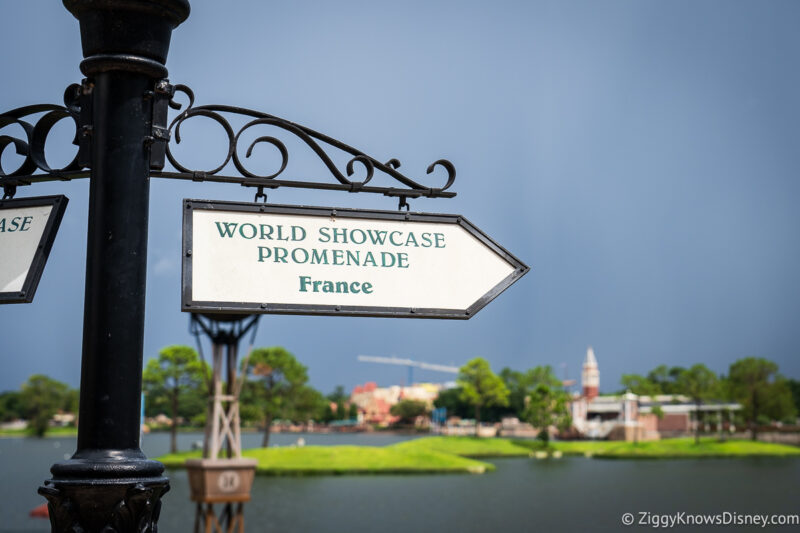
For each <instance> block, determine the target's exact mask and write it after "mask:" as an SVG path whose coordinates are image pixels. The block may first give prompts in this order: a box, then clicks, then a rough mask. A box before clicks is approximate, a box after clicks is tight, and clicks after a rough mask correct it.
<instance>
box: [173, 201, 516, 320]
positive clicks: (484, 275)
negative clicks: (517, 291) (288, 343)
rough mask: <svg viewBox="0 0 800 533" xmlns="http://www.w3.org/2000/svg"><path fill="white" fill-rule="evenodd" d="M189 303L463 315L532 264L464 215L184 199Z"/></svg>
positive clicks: (247, 309)
mask: <svg viewBox="0 0 800 533" xmlns="http://www.w3.org/2000/svg"><path fill="white" fill-rule="evenodd" d="M183 252H184V253H183V302H182V308H183V310H184V311H189V312H202V313H225V314H230V313H283V314H303V315H305V314H316V315H347V316H389V317H408V318H414V317H421V318H459V319H467V318H470V317H471V316H473V315H474V314H475V313H476V312H478V311H479V310H480V309H481V308H483V307H484V306H485V305H486V304H487V303H489V302H490V301H492V300H493V299H494V298H495V297H497V295H499V294H500V293H501V292H503V291H504V290H505V289H506V288H508V287H509V286H510V285H511V284H512V283H514V282H515V281H517V280H518V279H519V278H521V277H522V276H523V275H525V273H526V272H528V270H529V268H528V267H527V266H526V265H524V264H523V263H522V262H521V261H519V260H518V259H517V258H516V257H514V256H513V255H511V254H510V253H509V252H507V251H506V250H505V249H503V248H502V247H501V246H500V245H498V244H497V243H496V242H494V241H493V240H492V239H490V238H489V237H488V236H487V235H486V234H484V233H483V232H482V231H481V230H479V229H478V228H476V227H475V226H473V225H472V223H470V222H469V221H468V220H467V219H465V218H464V217H461V216H459V215H442V214H427V213H403V212H398V211H367V210H360V209H333V208H325V207H297V206H279V205H262V204H250V203H234V202H212V201H205V200H184V219H183Z"/></svg>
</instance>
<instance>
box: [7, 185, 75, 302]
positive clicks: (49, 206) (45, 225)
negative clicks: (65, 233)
mask: <svg viewBox="0 0 800 533" xmlns="http://www.w3.org/2000/svg"><path fill="white" fill-rule="evenodd" d="M67 202H68V200H67V198H66V196H43V197H38V198H23V199H19V200H2V201H0V303H20V302H31V301H33V295H34V293H35V292H36V287H37V285H38V284H39V279H40V278H41V275H42V271H43V270H44V265H45V263H46V262H47V256H48V254H49V253H50V248H51V246H52V245H53V240H54V239H55V236H56V233H57V232H58V226H59V224H60V222H61V217H62V216H63V214H64V209H65V208H66V205H67Z"/></svg>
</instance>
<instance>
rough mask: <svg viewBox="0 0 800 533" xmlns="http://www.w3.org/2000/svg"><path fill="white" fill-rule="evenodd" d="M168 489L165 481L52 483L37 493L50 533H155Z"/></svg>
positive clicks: (46, 484) (167, 483)
mask: <svg viewBox="0 0 800 533" xmlns="http://www.w3.org/2000/svg"><path fill="white" fill-rule="evenodd" d="M168 490H169V481H168V480H167V479H166V478H162V479H161V480H152V481H151V480H146V481H145V480H143V481H138V482H136V483H114V484H109V483H108V482H107V480H96V482H91V481H90V482H85V481H84V482H81V483H64V482H58V481H52V480H51V481H47V482H45V486H43V487H39V494H41V495H42V496H44V497H45V498H47V510H48V512H49V515H50V526H51V531H52V532H53V533H95V532H96V533H155V532H156V531H158V525H157V524H158V516H159V513H160V512H161V496H163V495H164V493H166V492H167V491H168Z"/></svg>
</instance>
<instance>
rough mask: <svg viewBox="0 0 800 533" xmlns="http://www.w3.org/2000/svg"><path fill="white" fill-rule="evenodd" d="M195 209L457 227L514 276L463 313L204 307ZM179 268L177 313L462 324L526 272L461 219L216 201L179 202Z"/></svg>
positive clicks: (215, 304)
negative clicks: (196, 265)
mask: <svg viewBox="0 0 800 533" xmlns="http://www.w3.org/2000/svg"><path fill="white" fill-rule="evenodd" d="M195 209H202V210H206V211H213V210H219V211H233V212H240V213H273V214H284V215H305V216H319V217H322V216H325V217H337V218H350V219H371V220H391V221H413V222H430V223H444V224H457V225H459V226H461V227H462V228H463V229H465V230H466V231H468V232H469V233H470V234H471V235H472V236H474V237H475V238H477V239H478V240H479V241H481V242H482V243H483V244H485V245H486V246H488V247H489V248H490V249H492V251H494V252H495V253H497V254H498V255H499V256H501V257H502V258H503V259H504V260H506V261H507V262H508V263H510V264H511V265H512V266H513V267H514V270H513V272H512V273H511V274H509V275H508V276H506V277H505V278H504V279H503V280H502V281H500V283H498V284H497V285H495V286H494V287H492V289H491V290H489V291H488V292H487V293H486V294H484V295H483V296H482V297H481V298H479V299H478V300H477V301H476V302H475V303H473V304H472V305H471V306H470V307H468V308H467V309H439V308H414V307H411V308H409V307H373V306H361V305H359V306H356V305H314V304H276V303H270V302H263V303H260V304H259V303H252V302H246V303H245V302H207V301H195V300H193V299H192V257H193V256H192V220H193V219H192V212H193V211H194V210H195ZM182 256H183V257H182V262H181V311H184V312H194V313H201V314H209V315H217V314H222V315H239V314H254V313H258V314H282V315H317V316H319V315H321V316H363V317H390V318H445V319H456V320H459V319H460V320H466V319H469V318H472V317H473V316H474V315H475V313H477V312H478V311H480V310H481V309H483V308H484V307H485V306H486V305H487V304H488V303H489V302H491V301H492V300H494V299H495V298H497V297H498V296H499V295H500V293H502V292H503V291H504V290H506V289H507V288H508V287H510V286H511V285H512V284H514V283H515V282H516V281H517V280H519V279H520V278H521V277H522V276H524V275H525V274H527V273H528V272H529V271H530V267H528V266H527V265H526V264H525V263H523V262H522V261H520V260H519V259H517V258H516V257H514V255H512V254H511V253H510V252H509V251H508V250H506V249H505V248H503V247H502V246H500V245H499V244H497V243H496V242H495V241H494V240H492V239H491V238H490V237H489V236H488V235H486V234H485V233H484V232H483V231H481V230H480V229H478V227H477V226H475V225H474V224H472V223H471V222H470V221H469V220H467V219H466V218H464V217H463V216H461V215H451V214H439V213H415V212H403V211H379V210H372V209H353V208H338V207H313V206H302V205H279V204H258V203H246V202H230V201H221V200H220V201H215V200H192V199H184V200H183V246H182Z"/></svg>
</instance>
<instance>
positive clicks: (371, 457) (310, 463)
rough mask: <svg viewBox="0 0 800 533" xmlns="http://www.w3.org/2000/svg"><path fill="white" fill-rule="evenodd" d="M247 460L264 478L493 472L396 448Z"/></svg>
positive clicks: (273, 454)
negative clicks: (255, 465)
mask: <svg viewBox="0 0 800 533" xmlns="http://www.w3.org/2000/svg"><path fill="white" fill-rule="evenodd" d="M242 455H244V456H245V457H249V458H253V459H257V460H258V467H257V470H256V473H257V474H261V475H272V476H281V475H299V476H302V475H342V474H458V473H461V474H482V473H484V472H486V471H489V470H494V466H493V465H491V464H489V463H483V462H480V461H475V460H473V459H467V458H465V457H459V456H457V455H451V454H446V453H442V452H438V451H435V450H430V449H424V448H420V449H408V450H404V449H400V448H397V447H395V446H386V447H376V446H304V447H301V448H295V447H283V448H256V449H252V450H245V451H244V452H243V454H242ZM191 457H200V453H199V452H187V453H176V454H169V455H164V456H162V457H159V458H158V460H159V461H161V462H162V463H164V465H165V466H167V467H168V468H183V463H184V461H185V460H186V459H188V458H191Z"/></svg>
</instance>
